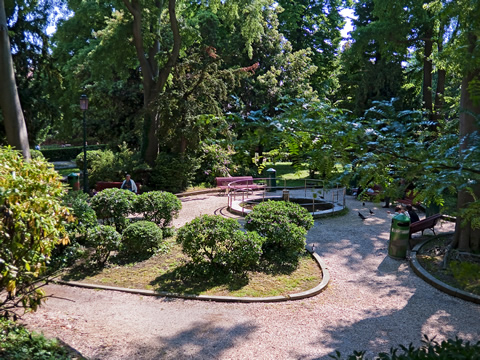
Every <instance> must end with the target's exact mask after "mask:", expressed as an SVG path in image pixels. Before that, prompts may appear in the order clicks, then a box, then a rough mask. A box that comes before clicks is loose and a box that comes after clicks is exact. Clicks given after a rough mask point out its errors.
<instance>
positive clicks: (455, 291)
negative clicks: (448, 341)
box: [410, 239, 480, 304]
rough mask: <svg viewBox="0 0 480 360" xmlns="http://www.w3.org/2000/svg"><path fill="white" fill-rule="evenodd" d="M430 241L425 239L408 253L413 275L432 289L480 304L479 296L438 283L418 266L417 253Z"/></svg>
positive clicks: (437, 280)
mask: <svg viewBox="0 0 480 360" xmlns="http://www.w3.org/2000/svg"><path fill="white" fill-rule="evenodd" d="M431 240H432V239H427V240H425V241H423V242H421V243H419V244H417V245H415V247H414V248H413V249H412V251H411V253H410V266H411V267H412V269H413V271H414V272H415V274H417V275H418V276H419V277H420V278H421V279H423V280H425V282H427V283H428V284H430V285H432V286H433V287H434V288H436V289H438V290H440V291H443V292H444V293H447V294H448V295H451V296H455V297H458V298H460V299H462V300H466V301H471V302H474V303H477V304H480V296H478V295H475V294H472V293H469V292H467V291H463V290H460V289H457V288H454V287H453V286H450V285H448V284H445V283H444V282H443V281H440V280H439V279H437V278H436V277H434V276H433V275H432V274H430V273H429V272H428V271H427V270H425V269H424V268H423V266H422V265H420V262H419V261H418V259H417V252H418V251H420V249H421V248H422V246H424V245H425V244H426V243H428V242H429V241H431Z"/></svg>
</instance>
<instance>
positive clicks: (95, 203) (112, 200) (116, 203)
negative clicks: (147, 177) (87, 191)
mask: <svg viewBox="0 0 480 360" xmlns="http://www.w3.org/2000/svg"><path fill="white" fill-rule="evenodd" d="M135 196H136V195H135V194H134V193H132V192H131V191H126V190H122V189H105V190H103V191H100V192H99V193H97V194H96V195H95V196H94V197H92V200H91V206H92V209H93V210H94V211H95V213H96V214H97V218H98V219H100V220H102V221H103V224H104V225H113V226H115V228H116V230H117V231H118V232H120V233H121V232H122V231H123V229H125V227H126V225H127V223H128V219H127V218H126V217H127V216H128V215H129V214H130V213H131V210H132V206H133V202H134V201H135Z"/></svg>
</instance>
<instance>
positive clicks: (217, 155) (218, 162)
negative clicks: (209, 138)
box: [195, 144, 235, 185]
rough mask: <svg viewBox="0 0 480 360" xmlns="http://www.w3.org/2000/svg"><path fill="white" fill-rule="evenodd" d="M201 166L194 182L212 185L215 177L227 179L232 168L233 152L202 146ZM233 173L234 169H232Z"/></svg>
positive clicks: (215, 146) (221, 148) (213, 146)
mask: <svg viewBox="0 0 480 360" xmlns="http://www.w3.org/2000/svg"><path fill="white" fill-rule="evenodd" d="M200 152H201V154H202V156H201V165H200V168H199V170H198V172H197V176H196V179H195V180H196V182H197V183H202V182H206V183H208V184H211V185H214V184H215V178H216V177H227V176H229V175H230V171H231V167H232V159H231V156H232V155H233V151H232V150H231V149H230V148H227V149H225V148H223V147H222V146H220V145H217V144H212V145H207V144H203V145H202V148H201V150H200ZM232 170H233V171H234V170H235V169H232Z"/></svg>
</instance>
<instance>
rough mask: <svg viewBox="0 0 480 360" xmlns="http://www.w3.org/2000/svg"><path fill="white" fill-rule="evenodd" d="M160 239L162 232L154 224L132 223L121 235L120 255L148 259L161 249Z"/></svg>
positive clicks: (144, 222)
mask: <svg viewBox="0 0 480 360" xmlns="http://www.w3.org/2000/svg"><path fill="white" fill-rule="evenodd" d="M162 238H163V234H162V230H161V229H160V228H159V227H158V226H157V225H156V224H155V223H153V222H151V221H137V222H134V223H133V224H130V225H129V226H128V227H127V228H126V229H125V231H124V232H123V234H122V245H121V253H122V255H124V256H129V257H130V256H133V257H138V258H145V257H149V256H151V255H152V254H153V253H154V252H155V251H156V250H157V249H159V248H160V247H161V242H162Z"/></svg>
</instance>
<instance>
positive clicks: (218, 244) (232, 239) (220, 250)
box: [177, 215, 263, 272]
mask: <svg viewBox="0 0 480 360" xmlns="http://www.w3.org/2000/svg"><path fill="white" fill-rule="evenodd" d="M177 242H178V243H179V244H182V247H183V252H184V253H185V254H187V255H188V256H190V257H191V258H192V261H193V263H195V264H202V263H209V264H211V265H214V266H217V267H221V268H223V269H227V270H231V271H232V272H243V271H245V270H247V269H250V268H252V267H253V266H255V265H257V264H258V262H259V260H260V257H261V255H262V250H261V249H262V242H263V239H262V238H261V237H260V236H259V235H258V234H257V233H255V232H253V233H244V232H242V231H241V230H240V224H239V223H238V222H237V221H236V220H234V219H226V218H224V217H222V216H220V215H203V216H201V217H198V218H195V219H194V220H192V221H191V222H189V223H188V224H186V225H185V226H183V227H182V228H181V229H180V230H179V231H178V234H177Z"/></svg>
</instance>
